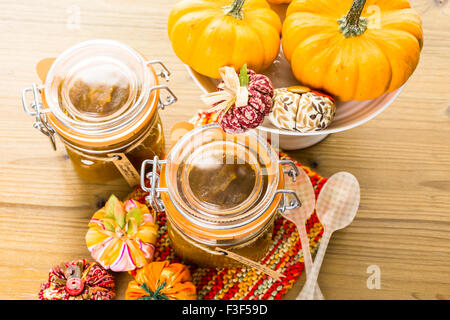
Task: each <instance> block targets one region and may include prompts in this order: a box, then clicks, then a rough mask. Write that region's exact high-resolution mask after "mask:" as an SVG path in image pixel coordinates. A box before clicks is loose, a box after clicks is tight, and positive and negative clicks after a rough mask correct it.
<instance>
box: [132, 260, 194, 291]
mask: <svg viewBox="0 0 450 320" xmlns="http://www.w3.org/2000/svg"><path fill="white" fill-rule="evenodd" d="M133 273H134V276H135V279H134V280H132V281H130V283H129V284H128V288H127V291H126V292H125V299H126V300H196V299H197V294H196V288H195V285H194V284H193V283H192V282H191V274H190V272H189V269H188V268H187V267H186V266H185V265H182V264H180V263H172V264H170V263H169V261H159V262H152V263H150V264H147V265H145V266H144V267H143V268H141V269H138V270H136V271H135V272H133Z"/></svg>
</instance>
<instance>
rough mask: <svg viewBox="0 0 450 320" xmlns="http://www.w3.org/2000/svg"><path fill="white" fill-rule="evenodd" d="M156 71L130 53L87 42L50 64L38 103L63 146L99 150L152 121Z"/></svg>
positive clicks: (118, 45) (103, 42) (110, 44)
mask: <svg viewBox="0 0 450 320" xmlns="http://www.w3.org/2000/svg"><path fill="white" fill-rule="evenodd" d="M157 84H158V79H157V76H156V73H155V71H154V70H153V68H152V67H151V66H148V65H147V63H146V61H145V59H144V58H143V57H142V55H140V54H139V53H138V52H136V51H135V50H133V49H132V48H130V47H128V46H126V45H124V44H122V43H120V42H117V41H113V40H103V39H99V40H90V41H85V42H82V43H79V44H77V45H75V46H74V47H72V48H69V49H68V50H66V51H64V52H63V53H62V54H61V55H60V56H59V57H58V58H57V59H56V60H55V61H54V63H53V64H52V66H51V68H50V70H49V72H48V74H47V77H46V81H45V85H44V94H43V97H44V98H45V99H43V102H44V104H45V105H46V106H48V108H50V110H51V112H50V113H48V119H49V122H50V124H51V125H52V126H53V127H54V128H55V130H56V132H57V133H58V134H59V135H60V136H61V137H62V138H63V139H65V140H67V141H70V142H74V143H77V144H80V145H83V146H102V145H108V144H112V143H118V142H120V141H123V140H126V139H128V138H130V137H132V136H133V135H134V134H136V132H138V131H139V130H140V128H143V127H144V125H145V124H146V123H148V121H149V120H150V119H151V117H152V115H153V113H154V112H155V110H156V107H157V105H158V101H159V95H158V94H157V92H156V91H154V90H151V89H152V88H153V87H155V86H157Z"/></svg>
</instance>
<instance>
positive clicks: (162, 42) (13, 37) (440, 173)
mask: <svg viewBox="0 0 450 320" xmlns="http://www.w3.org/2000/svg"><path fill="white" fill-rule="evenodd" d="M175 2H176V1H174V0H171V1H167V0H166V1H163V0H146V1H143V0H140V1H138V0H134V1H121V0H97V1H84V0H83V1H81V0H72V1H61V0H42V1H33V0H28V1H24V0H15V1H5V0H1V1H0V70H1V72H0V84H1V85H0V106H1V107H0V108H1V109H0V110H1V113H2V116H1V117H0V142H1V144H0V145H1V152H0V298H1V299H36V298H37V292H38V290H39V285H40V283H41V282H43V281H45V279H46V277H47V273H48V270H49V268H50V267H51V266H53V265H55V264H58V263H60V262H62V261H65V260H71V259H74V258H80V257H81V258H89V252H88V250H87V249H86V246H85V242H84V236H85V233H86V231H87V223H88V221H89V219H90V217H91V215H92V214H93V213H94V211H95V210H96V209H97V207H98V205H99V204H100V203H102V202H103V201H104V200H105V199H106V197H108V196H109V195H110V194H111V193H115V194H116V195H118V196H124V195H125V194H126V193H127V192H128V187H127V185H126V184H125V183H124V182H121V181H118V182H115V183H110V184H107V185H96V184H89V183H85V182H83V181H82V180H80V178H78V176H77V175H76V174H75V172H74V170H73V169H72V165H71V163H70V161H69V160H68V157H67V156H66V155H65V153H64V151H63V148H62V144H61V143H60V142H58V150H57V151H56V152H54V151H53V150H52V149H51V147H50V144H49V142H48V140H47V138H45V137H44V136H43V135H42V134H40V133H39V132H38V131H37V130H35V129H33V127H32V121H33V119H32V118H30V117H28V116H26V115H25V113H24V112H23V110H22V106H21V102H20V95H21V91H22V89H23V88H24V87H26V86H30V85H31V84H32V82H36V81H38V78H37V76H36V74H35V71H34V70H35V64H36V62H37V61H39V60H40V59H42V58H45V57H53V56H56V55H58V54H59V53H61V52H62V51H63V50H65V49H66V48H68V47H70V46H72V45H74V44H76V43H78V42H80V41H84V40H88V39H93V38H111V39H116V40H119V41H122V42H124V43H126V44H128V45H130V46H132V47H135V48H136V49H138V50H139V51H141V52H142V53H144V54H145V55H146V56H147V57H148V58H151V59H162V60H163V61H164V62H165V63H167V65H168V67H169V68H170V70H172V71H173V77H172V80H171V83H170V86H171V88H173V90H174V91H175V92H176V94H177V95H178V97H179V99H180V100H179V103H178V104H177V105H176V106H171V107H169V108H167V109H166V110H165V111H163V112H161V116H162V119H163V122H164V128H165V132H166V134H168V133H169V132H170V128H171V126H172V125H173V124H174V123H176V122H178V121H181V120H186V119H188V118H190V117H191V116H193V115H194V114H195V112H196V110H197V109H198V108H200V107H202V106H203V105H202V103H201V101H200V99H199V95H200V93H201V92H200V89H198V88H197V87H196V85H195V84H194V82H193V81H192V80H191V79H190V78H189V75H188V73H187V72H186V69H185V67H184V66H183V64H182V63H181V62H180V61H179V60H178V58H177V57H176V56H175V55H174V53H173V51H172V49H171V46H170V42H169V40H168V37H167V34H166V22H167V17H168V14H169V11H170V8H171V7H172V5H173V4H174V3H175ZM412 5H413V6H414V7H415V8H416V9H417V10H418V12H419V13H420V14H421V16H422V17H423V27H424V33H425V35H424V37H425V46H424V48H423V51H422V56H421V61H420V64H419V66H418V68H417V70H416V72H415V73H414V75H413V76H412V77H411V79H410V80H409V82H408V84H407V85H406V88H405V90H404V91H403V92H402V94H401V95H400V97H399V98H398V99H397V100H396V101H395V102H394V104H393V105H392V106H391V107H390V108H388V109H387V110H386V111H385V112H383V113H382V114H381V115H379V116H378V117H376V118H375V119H374V120H372V121H370V122H368V123H366V124H364V125H362V126H360V127H358V128H355V129H352V130H349V131H345V132H342V133H338V134H333V135H331V136H329V137H328V138H327V139H326V140H325V141H323V142H322V143H320V144H319V145H316V146H314V147H311V148H308V149H306V150H300V151H296V152H290V154H291V155H292V156H293V157H294V158H295V159H297V160H299V161H300V162H302V163H303V164H305V165H307V166H310V167H311V168H313V169H314V170H317V171H318V172H319V173H320V174H321V175H324V176H330V175H331V174H333V173H335V172H338V171H349V172H351V173H353V174H354V175H355V176H356V177H357V178H358V179H359V182H360V184H361V205H360V209H359V212H358V215H357V218H356V220H355V221H354V223H353V224H352V225H351V226H350V227H348V228H347V229H345V230H343V231H339V232H337V233H336V234H335V235H334V236H333V238H332V240H331V243H330V246H329V248H328V251H327V254H326V257H325V261H324V264H323V267H322V271H321V274H320V278H319V281H320V286H321V288H322V291H323V293H324V295H325V297H326V298H328V299H450V90H449V89H450V88H449V87H450V78H449V74H450V22H449V21H450V4H448V1H447V0H434V1H433V0H413V1H412ZM78 22H79V24H78ZM369 266H378V267H379V268H380V270H381V288H380V289H369V288H368V287H367V285H366V281H367V279H368V277H369V276H370V274H368V273H367V268H368V267H369ZM128 280H129V276H128V275H127V274H121V275H120V276H118V286H119V290H118V291H119V292H118V293H119V298H120V297H123V293H124V290H125V288H126V283H127V281H128ZM303 281H304V277H303V276H302V278H301V280H300V281H299V282H298V283H297V285H296V286H295V287H294V289H293V290H291V292H289V293H288V295H287V296H286V297H287V298H291V297H295V293H296V291H298V290H299V288H300V287H301V283H303Z"/></svg>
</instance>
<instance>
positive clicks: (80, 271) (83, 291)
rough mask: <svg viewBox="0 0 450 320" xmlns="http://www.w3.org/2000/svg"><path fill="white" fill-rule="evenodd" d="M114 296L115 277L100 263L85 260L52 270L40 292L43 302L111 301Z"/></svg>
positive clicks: (68, 263)
mask: <svg viewBox="0 0 450 320" xmlns="http://www.w3.org/2000/svg"><path fill="white" fill-rule="evenodd" d="M114 296H115V284H114V278H113V276H112V275H111V274H110V273H109V272H108V271H107V270H105V269H104V268H102V267H101V266H100V265H99V264H98V263H95V262H88V261H86V260H84V259H82V260H74V261H72V262H65V263H62V264H61V265H58V266H55V267H53V268H52V269H50V272H49V274H48V281H47V282H46V283H44V284H42V285H41V290H40V292H39V299H41V300H111V299H113V298H114Z"/></svg>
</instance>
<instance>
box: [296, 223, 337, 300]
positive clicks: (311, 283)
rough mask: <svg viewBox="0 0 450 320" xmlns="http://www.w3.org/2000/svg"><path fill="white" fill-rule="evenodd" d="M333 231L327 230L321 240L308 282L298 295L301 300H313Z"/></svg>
mask: <svg viewBox="0 0 450 320" xmlns="http://www.w3.org/2000/svg"><path fill="white" fill-rule="evenodd" d="M330 238H331V233H330V232H327V231H325V232H324V234H323V236H322V239H321V240H320V246H319V251H318V252H317V255H316V259H315V261H314V264H313V267H312V271H311V273H310V274H309V275H308V278H307V279H306V283H305V285H304V286H303V289H302V291H301V292H300V294H299V295H298V299H299V300H313V298H314V288H315V287H316V284H317V278H318V277H319V271H320V267H321V266H322V262H323V258H324V257H325V252H326V251H327V247H328V242H329V241H330Z"/></svg>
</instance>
